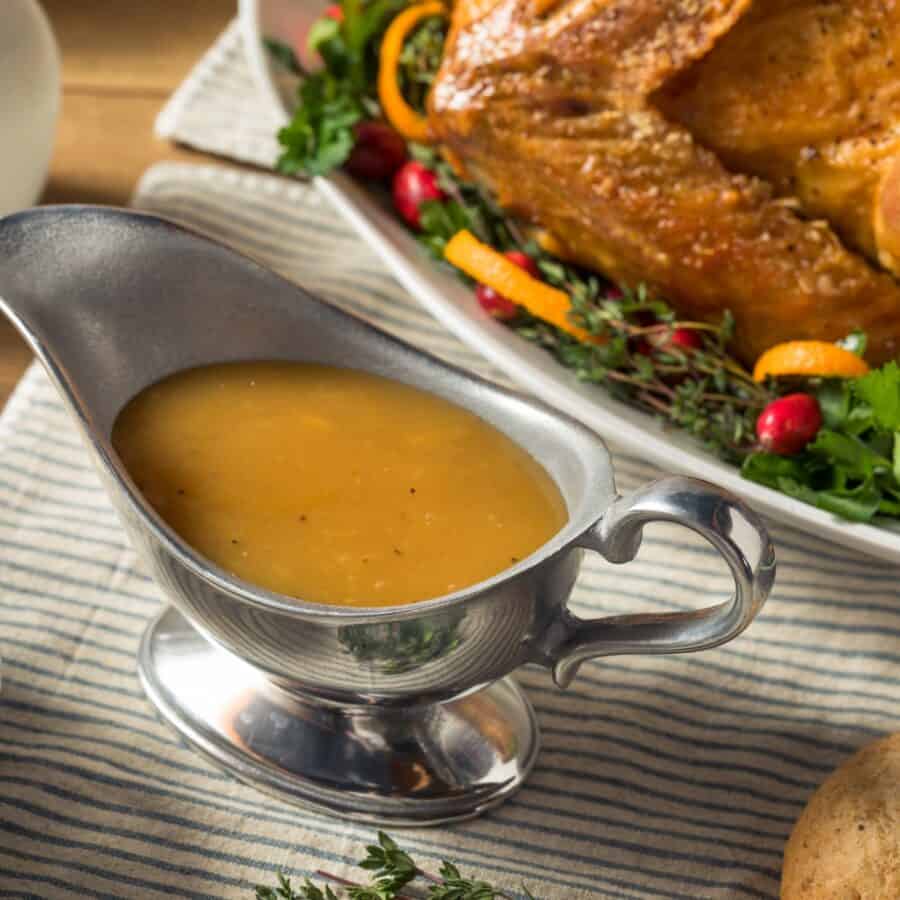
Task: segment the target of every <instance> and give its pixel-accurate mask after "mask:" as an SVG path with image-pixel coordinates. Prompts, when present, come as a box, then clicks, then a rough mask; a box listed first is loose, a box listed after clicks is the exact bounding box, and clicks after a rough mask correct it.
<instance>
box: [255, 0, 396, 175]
mask: <svg viewBox="0 0 900 900" xmlns="http://www.w3.org/2000/svg"><path fill="white" fill-rule="evenodd" d="M406 2H407V0H343V2H342V4H341V8H342V10H343V18H342V20H341V21H340V22H338V21H336V20H335V19H332V18H328V17H323V18H321V19H318V20H317V21H316V23H315V24H314V25H313V27H312V28H311V29H310V32H309V35H308V37H307V43H308V45H309V48H310V50H311V51H314V52H316V53H318V54H319V56H320V57H321V59H322V63H323V65H322V68H321V69H319V70H318V71H316V72H303V69H302V67H301V66H300V64H299V62H298V61H297V59H296V56H295V55H292V56H293V58H291V56H289V55H288V53H289V52H290V48H286V47H285V46H284V45H274V48H273V45H272V44H269V49H270V52H273V53H274V54H275V58H276V59H277V60H278V61H279V62H280V63H281V65H283V66H284V67H286V68H287V69H289V70H291V71H293V72H294V73H295V74H300V75H302V76H303V80H302V81H301V82H300V86H299V88H298V104H297V107H296V109H295V111H294V115H293V118H292V119H291V121H290V122H289V123H288V124H287V125H285V127H284V128H282V129H281V130H280V131H279V132H278V140H279V143H280V144H281V146H282V148H283V151H282V154H281V156H280V157H279V158H278V162H277V167H278V170H279V171H280V172H283V173H284V174H285V175H325V174H327V173H328V172H330V171H332V170H333V169H336V168H337V167H338V166H340V165H342V164H343V163H344V162H346V161H347V158H348V157H349V156H350V151H351V150H352V149H353V141H354V138H353V126H354V125H356V124H357V122H360V121H362V120H363V119H371V118H377V117H378V116H379V106H378V99H377V96H376V90H375V84H376V79H377V74H378V53H377V49H378V44H379V42H380V39H381V36H382V35H383V33H384V31H385V29H386V28H387V26H388V24H389V23H390V21H391V19H392V18H393V17H394V16H395V15H396V14H397V13H398V12H399V11H400V10H401V9H403V7H404V6H406ZM286 51H287V52H286Z"/></svg>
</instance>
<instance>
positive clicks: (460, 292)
mask: <svg viewBox="0 0 900 900" xmlns="http://www.w3.org/2000/svg"><path fill="white" fill-rule="evenodd" d="M324 5H325V4H323V3H321V2H316V0H240V21H241V29H242V34H243V39H244V43H245V48H246V52H247V59H248V62H249V65H250V69H251V72H252V74H253V77H254V80H255V81H256V84H257V87H258V89H259V98H260V103H262V104H265V105H266V106H267V107H268V108H269V109H270V110H271V112H272V114H273V115H274V116H275V118H276V119H277V121H280V122H286V121H287V120H288V119H289V112H288V108H289V107H288V104H289V95H288V94H286V92H285V85H283V84H280V83H279V81H278V77H277V75H276V73H274V72H273V69H272V67H271V65H270V60H269V58H268V53H267V52H266V51H265V49H264V47H263V43H262V38H263V36H266V37H271V38H275V39H277V40H280V41H283V42H285V43H288V44H291V45H292V46H293V45H296V44H297V43H298V40H299V39H300V38H301V37H302V35H304V34H305V33H306V32H307V30H308V28H309V25H310V24H311V22H312V21H313V20H314V19H315V18H316V17H317V16H318V15H319V13H320V11H321V9H322V8H323V6H324ZM315 181H316V187H317V188H318V189H319V190H320V191H321V192H322V193H323V194H324V195H325V196H326V197H327V198H328V200H329V201H330V202H331V203H332V204H333V205H334V207H335V208H336V209H337V210H338V211H339V212H340V214H341V215H342V216H343V217H344V218H345V219H346V220H347V222H348V223H349V224H350V225H351V226H352V227H353V228H354V229H355V230H356V232H357V233H358V234H359V235H360V237H361V238H362V239H363V240H364V241H366V243H368V244H369V245H370V247H371V248H372V249H373V250H374V251H375V252H376V253H377V254H378V256H379V257H380V258H381V259H382V260H383V261H384V263H385V265H386V266H387V267H388V269H389V270H390V271H391V272H392V274H393V275H394V277H396V279H397V280H398V281H399V282H400V283H401V284H402V285H403V286H404V287H405V288H406V289H407V290H408V291H409V292H410V293H411V294H412V295H413V297H415V298H416V299H417V300H418V301H419V302H420V303H421V304H422V306H423V307H425V309H427V310H428V311H429V312H430V313H431V314H432V315H433V316H434V317H435V318H436V319H437V320H438V321H439V322H441V323H442V324H443V325H444V326H445V327H446V328H447V329H448V331H451V332H452V333H453V334H455V335H456V336H457V337H458V338H459V339H460V340H462V341H463V342H464V343H466V344H467V345H468V346H469V347H471V348H472V349H473V350H475V351H477V352H478V353H480V354H481V355H482V356H484V358H485V359H487V360H488V361H489V362H491V363H492V364H493V365H494V366H495V367H496V368H497V369H499V370H500V371H502V372H504V373H505V374H506V375H507V376H508V377H509V378H510V379H511V380H512V381H513V382H515V383H516V384H517V385H518V386H520V387H521V388H523V389H525V390H527V391H530V392H531V393H533V394H534V395H536V396H537V397H539V398H540V399H542V400H543V401H544V402H545V403H548V404H550V405H552V406H554V407H556V408H557V409H560V410H563V411H564V412H566V413H568V414H569V415H571V416H573V417H575V418H577V419H580V420H581V421H582V422H584V423H585V424H586V425H588V426H589V427H590V428H593V429H594V430H595V431H597V432H598V433H599V434H600V435H602V436H603V437H604V438H605V439H607V440H608V441H609V442H610V443H612V444H613V445H615V446H617V447H619V448H621V449H623V450H625V451H626V452H630V453H633V454H635V455H636V456H640V457H643V458H644V459H646V460H648V461H650V462H652V463H654V464H656V465H657V466H659V467H660V468H663V469H666V470H668V471H671V472H680V473H683V474H687V475H692V476H694V477H696V478H703V479H706V480H707V481H711V482H713V483H715V484H718V485H721V486H722V487H725V488H727V489H728V490H731V491H733V492H734V493H735V494H738V495H739V496H741V497H743V498H744V499H745V500H746V501H747V502H749V503H750V504H751V505H752V506H753V507H755V508H756V509H758V510H759V511H761V512H763V513H766V514H768V515H769V516H771V517H772V518H773V519H775V520H776V521H778V522H783V523H785V524H792V525H794V526H796V527H798V528H800V529H801V530H803V531H804V532H806V533H808V534H810V535H813V536H816V537H820V538H826V539H829V540H831V541H833V542H834V543H836V544H840V545H843V546H845V547H848V548H852V549H855V550H860V551H862V552H865V553H869V554H872V555H874V556H877V557H880V558H882V559H886V560H889V561H891V562H897V563H900V527H898V526H897V525H896V524H894V523H892V522H889V523H887V524H885V525H863V524H858V523H852V522H846V521H844V520H842V519H838V518H836V517H835V516H833V515H831V514H830V513H827V512H824V511H822V510H819V509H816V508H815V507H813V506H809V505H808V504H806V503H801V502H800V501H798V500H794V499H793V498H791V497H788V496H786V495H784V494H780V493H778V492H777V491H774V490H772V489H770V488H767V487H764V486H762V485H759V484H755V483H754V482H751V481H747V480H746V479H744V478H742V477H741V474H740V472H739V471H738V470H737V469H736V468H734V467H732V466H729V465H727V464H726V463H724V462H721V461H720V460H718V459H716V458H715V457H714V456H713V455H712V454H710V453H708V452H707V451H705V450H704V449H703V448H702V447H701V446H699V445H698V444H697V443H696V442H694V441H692V440H691V439H690V438H689V437H688V436H687V435H685V434H681V433H678V432H676V431H674V430H671V429H668V428H666V427H664V426H663V425H662V424H661V423H660V422H658V421H656V420H655V419H654V418H653V417H652V416H650V415H648V414H646V413H643V412H640V411H639V410H635V409H632V408H630V407H628V406H626V405H625V404H623V403H621V402H619V401H616V400H614V399H613V398H612V397H611V396H610V395H609V394H608V393H607V392H606V391H605V390H604V389H603V387H602V386H599V385H595V384H586V383H584V382H581V381H579V380H578V379H577V378H575V377H574V375H572V373H571V372H569V371H568V370H566V369H565V368H563V367H562V366H561V365H560V364H559V363H558V362H556V361H555V360H554V359H553V357H551V356H550V354H548V353H547V352H545V351H544V350H541V349H540V348H538V347H536V346H534V345H532V344H530V343H528V342H527V341H525V340H523V339H522V338H520V337H518V336H517V335H516V334H515V333H514V332H512V331H511V330H509V329H508V328H506V327H504V326H503V325H501V324H499V323H498V322H496V321H494V320H493V319H492V318H491V317H490V316H488V315H486V314H485V313H483V312H482V310H481V309H480V307H479V306H478V304H477V303H476V301H475V298H474V296H473V294H472V292H471V291H470V290H469V289H467V288H466V287H465V286H464V285H462V284H461V283H460V282H459V280H458V279H456V278H455V277H454V276H453V275H452V274H450V273H449V272H447V271H445V270H443V269H442V268H441V267H440V266H439V265H437V264H435V262H434V261H433V260H432V259H430V258H429V257H428V256H427V254H426V253H425V252H424V251H423V250H422V248H421V247H420V246H419V244H418V243H417V242H416V240H415V238H414V237H413V236H412V235H411V234H410V233H409V232H408V231H407V230H406V229H405V227H404V226H403V225H402V224H401V223H400V221H399V220H398V219H397V218H396V217H395V216H394V215H393V214H392V213H391V212H390V211H389V210H387V209H386V208H385V207H384V206H383V204H380V203H379V202H378V200H377V198H376V197H375V196H373V194H372V193H371V192H369V191H368V190H367V189H366V188H365V187H364V186H362V185H361V184H359V183H357V182H356V181H354V180H353V179H352V178H350V177H349V176H347V175H345V174H343V173H338V174H335V175H331V176H329V177H327V178H317V179H316V180H315Z"/></svg>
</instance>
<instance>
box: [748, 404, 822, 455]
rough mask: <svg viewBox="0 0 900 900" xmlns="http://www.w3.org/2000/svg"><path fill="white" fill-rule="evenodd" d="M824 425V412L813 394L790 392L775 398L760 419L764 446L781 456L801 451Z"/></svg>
mask: <svg viewBox="0 0 900 900" xmlns="http://www.w3.org/2000/svg"><path fill="white" fill-rule="evenodd" d="M821 427H822V411H821V410H820V409H819V403H818V401H817V400H816V398H815V397H812V396H810V395H809V394H788V395H787V396H786V397H779V398H778V399H777V400H773V401H772V402H771V403H770V404H769V405H768V406H766V408H765V409H764V410H763V411H762V412H761V413H760V414H759V418H758V419H757V420H756V436H757V438H759V444H760V447H762V449H763V450H768V451H769V453H777V454H778V455H779V456H792V455H793V454H795V453H799V452H800V451H801V450H802V449H803V448H804V447H805V446H806V445H807V444H808V443H809V442H810V441H811V440H812V439H813V438H814V437H815V436H816V434H817V433H818V431H819V429H820V428H821Z"/></svg>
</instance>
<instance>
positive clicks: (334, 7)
mask: <svg viewBox="0 0 900 900" xmlns="http://www.w3.org/2000/svg"><path fill="white" fill-rule="evenodd" d="M322 16H323V17H324V18H326V19H334V21H335V22H343V21H344V10H343V9H342V8H341V4H340V3H332V4H331V6H327V7H325V12H323V13H322Z"/></svg>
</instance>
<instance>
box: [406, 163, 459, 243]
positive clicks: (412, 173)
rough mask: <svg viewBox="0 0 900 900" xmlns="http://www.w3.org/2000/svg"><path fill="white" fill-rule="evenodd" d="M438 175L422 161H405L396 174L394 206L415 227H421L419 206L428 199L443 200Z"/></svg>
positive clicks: (443, 196)
mask: <svg viewBox="0 0 900 900" xmlns="http://www.w3.org/2000/svg"><path fill="white" fill-rule="evenodd" d="M445 196H446V195H445V194H444V192H443V191H442V190H441V188H440V185H439V184H438V179H437V175H435V173H434V172H432V171H431V169H428V168H426V167H425V166H423V165H422V163H420V162H415V161H414V160H413V161H410V162H407V163H404V164H403V165H402V166H401V167H400V169H399V170H398V171H397V174H396V175H394V206H395V207H396V209H397V212H399V213H400V215H401V216H402V217H403V219H404V220H405V221H406V222H407V223H408V224H409V225H411V226H412V227H413V228H418V227H419V208H420V207H421V206H422V204H423V203H425V202H426V201H427V200H443V199H444V198H445Z"/></svg>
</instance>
